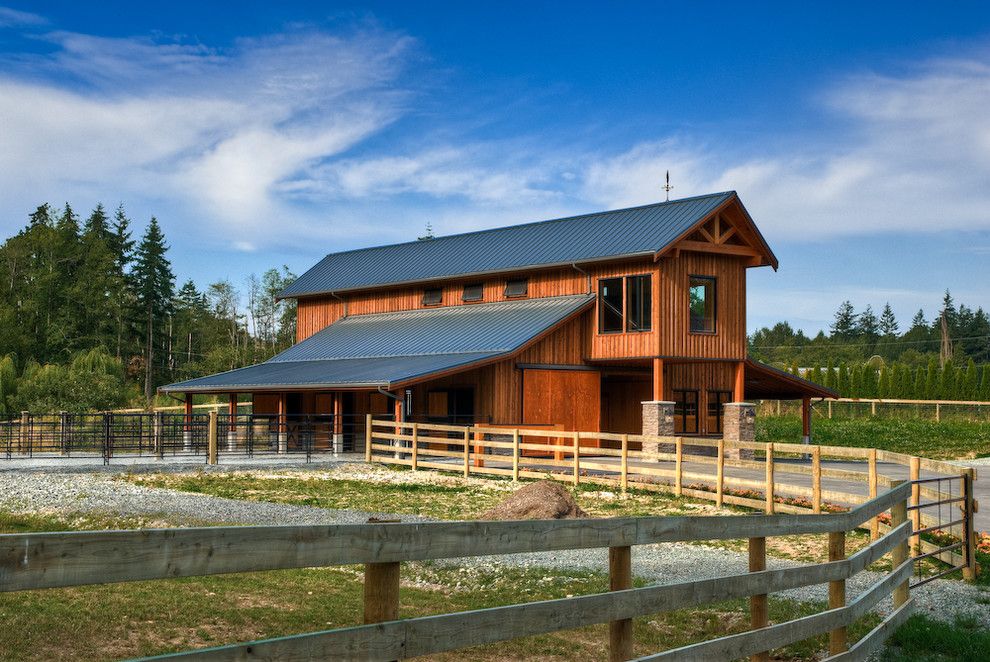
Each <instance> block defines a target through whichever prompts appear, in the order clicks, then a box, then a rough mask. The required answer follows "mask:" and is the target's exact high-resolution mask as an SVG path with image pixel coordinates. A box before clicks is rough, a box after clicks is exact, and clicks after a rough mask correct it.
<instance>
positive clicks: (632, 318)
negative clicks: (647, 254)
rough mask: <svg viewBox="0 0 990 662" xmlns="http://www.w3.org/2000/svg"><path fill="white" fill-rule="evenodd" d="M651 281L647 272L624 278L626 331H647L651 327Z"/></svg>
mask: <svg viewBox="0 0 990 662" xmlns="http://www.w3.org/2000/svg"><path fill="white" fill-rule="evenodd" d="M651 283H652V279H651V278H650V276H649V275H648V274H647V275H645V276H629V277H628V278H626V331H649V330H650V329H651V328H652V327H653V320H652V317H653V316H652V314H651V308H650V302H651V300H652V296H651V293H650V286H651Z"/></svg>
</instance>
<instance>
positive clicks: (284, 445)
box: [275, 392, 289, 453]
mask: <svg viewBox="0 0 990 662" xmlns="http://www.w3.org/2000/svg"><path fill="white" fill-rule="evenodd" d="M286 399H287V396H286V394H285V393H284V392H283V393H279V394H278V421H277V423H276V424H275V427H276V429H277V430H278V452H279V453H286V452H288V450H289V426H288V425H286V420H285V416H286V413H285V405H286Z"/></svg>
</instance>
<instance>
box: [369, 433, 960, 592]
mask: <svg viewBox="0 0 990 662" xmlns="http://www.w3.org/2000/svg"><path fill="white" fill-rule="evenodd" d="M365 430H366V433H367V439H366V441H365V459H366V460H367V461H368V462H381V463H386V464H399V465H404V466H408V467H410V468H411V469H413V470H419V469H434V470H440V471H450V472H456V473H459V474H462V475H463V476H465V477H467V476H472V475H495V476H505V477H509V478H512V479H513V480H519V479H520V478H551V479H554V480H558V481H564V482H569V483H572V484H574V485H579V484H581V483H587V484H596V485H603V486H607V487H611V488H613V489H618V490H619V491H621V492H625V491H626V490H627V488H630V487H632V488H637V489H644V490H653V491H662V492H667V493H671V494H674V495H676V496H686V497H691V498H695V499H704V500H708V501H714V502H715V504H716V505H717V506H722V505H733V506H742V507H746V508H753V509H756V510H763V511H765V512H766V513H767V514H774V513H789V514H801V513H812V514H820V513H822V512H826V511H828V510H835V509H836V508H837V507H839V508H848V507H851V506H858V505H861V504H864V503H867V502H868V501H869V500H870V499H873V498H875V497H876V496H877V495H878V494H879V493H880V492H881V491H882V490H883V489H886V488H889V487H891V486H892V485H893V484H894V483H895V482H896V481H897V480H899V479H908V480H910V481H911V482H912V485H913V488H912V492H911V498H910V502H911V503H910V507H909V510H910V513H911V518H910V519H911V521H912V524H913V532H912V537H911V553H912V556H914V557H915V558H928V557H932V558H935V559H937V560H939V561H941V562H942V563H944V564H945V567H943V568H941V569H940V571H939V572H938V574H937V575H936V576H943V575H947V574H950V573H952V572H957V571H962V574H963V576H964V577H966V578H973V577H975V573H976V552H975V550H976V544H977V532H976V529H975V526H974V517H973V515H974V513H975V511H976V508H977V504H976V500H975V498H974V492H973V481H974V480H975V479H976V472H975V470H974V469H972V468H964V467H960V466H958V465H954V464H951V463H949V462H942V461H939V460H931V459H928V458H923V457H916V456H909V455H904V454H901V453H894V452H890V451H882V450H877V449H873V448H855V447H841V446H821V445H806V444H788V443H759V442H734V441H726V440H724V439H706V438H699V437H650V436H643V435H632V434H613V433H607V432H571V431H561V430H551V429H527V428H506V427H491V426H454V425H438V424H430V423H409V422H403V423H396V422H395V421H391V420H388V421H386V420H378V419H373V418H371V417H370V416H369V417H368V422H367V424H366V426H365ZM635 446H638V447H645V448H658V449H659V450H658V451H657V452H651V451H648V450H635V449H634V447H635ZM823 460H824V461H827V460H840V461H842V462H841V464H842V468H835V467H830V466H822V465H823ZM849 467H852V468H849ZM864 528H866V529H868V530H869V531H870V533H871V538H872V539H874V540H876V539H878V537H879V536H880V534H881V533H882V532H884V531H886V530H888V529H889V522H887V521H886V518H882V517H877V518H875V519H873V520H872V521H870V522H864ZM932 578H933V577H927V578H925V579H922V580H919V583H920V582H924V581H930V580H931V579H932Z"/></svg>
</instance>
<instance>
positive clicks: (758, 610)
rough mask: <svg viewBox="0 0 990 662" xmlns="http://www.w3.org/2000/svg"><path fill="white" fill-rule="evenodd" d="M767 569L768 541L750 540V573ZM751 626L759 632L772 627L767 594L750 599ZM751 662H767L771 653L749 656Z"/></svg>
mask: <svg viewBox="0 0 990 662" xmlns="http://www.w3.org/2000/svg"><path fill="white" fill-rule="evenodd" d="M766 569H767V539H766V538H750V539H749V571H750V572H761V571H763V570H766ZM749 625H750V629H751V630H759V629H760V628H765V627H767V626H768V625H770V610H769V607H768V603H767V594H766V593H762V594H760V595H752V596H750V598H749ZM749 659H750V662H766V661H767V660H769V659H770V653H769V652H763V653H754V654H753V655H750V656H749Z"/></svg>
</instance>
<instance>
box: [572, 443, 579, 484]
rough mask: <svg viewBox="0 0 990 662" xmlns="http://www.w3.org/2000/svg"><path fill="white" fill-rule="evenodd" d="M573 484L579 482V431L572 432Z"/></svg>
mask: <svg viewBox="0 0 990 662" xmlns="http://www.w3.org/2000/svg"><path fill="white" fill-rule="evenodd" d="M573 436H574V477H573V481H574V484H575V485H577V484H579V483H580V482H581V433H580V432H575V433H574V435H573Z"/></svg>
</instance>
